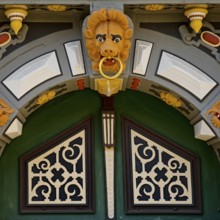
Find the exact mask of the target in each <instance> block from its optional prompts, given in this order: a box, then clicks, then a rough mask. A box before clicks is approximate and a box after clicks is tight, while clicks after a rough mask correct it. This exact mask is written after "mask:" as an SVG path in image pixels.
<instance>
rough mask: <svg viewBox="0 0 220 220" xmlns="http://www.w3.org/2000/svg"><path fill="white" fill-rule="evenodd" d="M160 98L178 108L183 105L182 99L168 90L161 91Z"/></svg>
mask: <svg viewBox="0 0 220 220" xmlns="http://www.w3.org/2000/svg"><path fill="white" fill-rule="evenodd" d="M160 98H161V99H162V100H163V101H164V102H166V103H167V104H168V105H171V106H173V107H174V108H178V107H181V106H182V104H183V103H182V102H181V100H179V99H178V98H177V97H175V96H174V95H173V94H171V93H168V92H160Z"/></svg>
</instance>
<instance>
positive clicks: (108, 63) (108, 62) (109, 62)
mask: <svg viewBox="0 0 220 220" xmlns="http://www.w3.org/2000/svg"><path fill="white" fill-rule="evenodd" d="M103 65H104V66H113V65H115V59H114V58H107V59H106V60H105V61H104V62H103Z"/></svg>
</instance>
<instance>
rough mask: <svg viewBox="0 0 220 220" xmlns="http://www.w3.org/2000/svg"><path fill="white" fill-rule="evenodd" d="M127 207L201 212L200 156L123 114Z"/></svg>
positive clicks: (133, 210)
mask: <svg viewBox="0 0 220 220" xmlns="http://www.w3.org/2000/svg"><path fill="white" fill-rule="evenodd" d="M123 129H124V130H123V135H124V147H123V148H124V161H125V163H124V164H125V166H124V169H125V174H126V175H125V179H126V181H125V182H126V211H127V212H128V213H134V212H135V213H136V212H137V213H139V212H142V213H144V212H145V213H147V212H150V213H154V212H155V213H158V211H160V212H163V213H201V198H200V181H199V173H200V170H199V158H198V157H197V156H195V155H193V154H192V153H190V152H188V151H187V150H186V149H184V148H183V147H180V146H177V145H175V144H174V143H172V142H170V141H168V140H166V139H164V138H162V137H160V136H158V135H156V134H154V133H153V132H151V131H149V130H147V129H145V128H143V127H140V126H138V125H137V124H135V123H133V122H132V121H131V120H129V119H127V118H123Z"/></svg>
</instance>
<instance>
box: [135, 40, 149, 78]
mask: <svg viewBox="0 0 220 220" xmlns="http://www.w3.org/2000/svg"><path fill="white" fill-rule="evenodd" d="M152 46H153V44H152V43H150V42H147V41H142V40H137V41H136V48H135V56H134V67H133V73H137V74H140V75H143V76H144V75H145V72H146V68H147V65H148V62H149V58H150V53H151V50H152Z"/></svg>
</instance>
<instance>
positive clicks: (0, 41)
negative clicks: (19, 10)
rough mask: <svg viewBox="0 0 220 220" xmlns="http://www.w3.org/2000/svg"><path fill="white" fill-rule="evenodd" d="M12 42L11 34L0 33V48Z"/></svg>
mask: <svg viewBox="0 0 220 220" xmlns="http://www.w3.org/2000/svg"><path fill="white" fill-rule="evenodd" d="M10 40H11V34H10V33H8V32H2V33H0V47H2V46H4V45H6V44H7V43H9V42H10Z"/></svg>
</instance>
